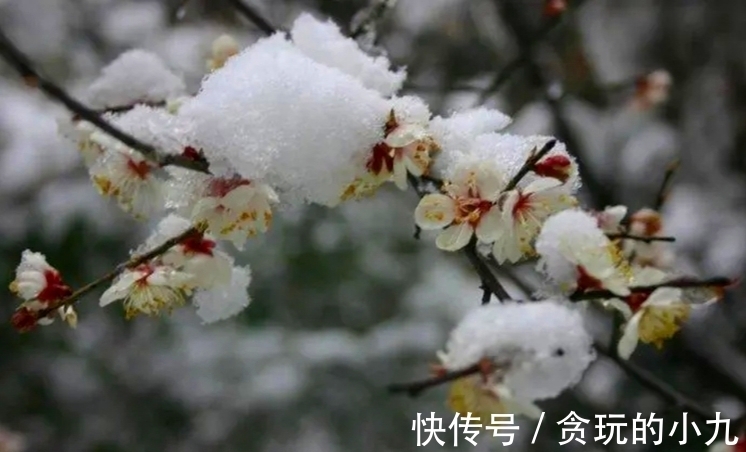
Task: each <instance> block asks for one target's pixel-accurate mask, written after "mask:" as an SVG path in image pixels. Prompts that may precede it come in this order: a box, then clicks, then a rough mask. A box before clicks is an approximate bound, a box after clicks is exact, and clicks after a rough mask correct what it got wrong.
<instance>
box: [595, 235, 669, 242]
mask: <svg viewBox="0 0 746 452" xmlns="http://www.w3.org/2000/svg"><path fill="white" fill-rule="evenodd" d="M606 237H608V238H609V239H611V240H617V239H624V240H637V241H639V242H647V243H650V242H675V241H676V237H664V236H659V237H646V236H644V235H634V234H626V233H614V234H606Z"/></svg>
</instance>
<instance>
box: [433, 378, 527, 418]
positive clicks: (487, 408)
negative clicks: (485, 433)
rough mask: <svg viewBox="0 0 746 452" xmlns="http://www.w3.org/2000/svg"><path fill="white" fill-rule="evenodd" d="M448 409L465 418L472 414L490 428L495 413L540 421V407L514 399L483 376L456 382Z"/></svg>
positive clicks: (505, 389)
mask: <svg viewBox="0 0 746 452" xmlns="http://www.w3.org/2000/svg"><path fill="white" fill-rule="evenodd" d="M448 407H449V408H450V409H452V410H453V411H454V412H456V413H459V414H462V415H466V414H467V413H472V414H473V415H475V416H476V417H477V418H478V419H477V421H476V422H479V423H481V424H483V425H485V426H486V425H489V423H490V420H491V419H492V417H491V416H492V414H511V413H512V414H518V415H523V416H526V417H527V418H529V419H539V417H540V416H541V408H539V407H538V406H536V404H534V403H533V402H531V401H526V400H518V399H515V398H514V397H513V395H512V393H511V391H510V389H509V388H507V387H506V386H504V385H501V384H499V383H498V384H495V383H492V382H490V381H485V379H484V378H483V377H482V376H481V375H472V376H469V377H464V378H460V379H458V380H456V381H455V382H453V383H452V384H451V386H450V388H449V391H448Z"/></svg>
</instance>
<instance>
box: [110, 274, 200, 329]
mask: <svg viewBox="0 0 746 452" xmlns="http://www.w3.org/2000/svg"><path fill="white" fill-rule="evenodd" d="M193 284H194V276H193V275H191V274H189V273H184V272H181V271H178V270H175V269H174V268H173V267H171V266H168V265H160V264H153V263H151V264H142V265H140V266H138V267H136V268H132V269H127V270H125V271H124V272H122V273H121V274H120V275H119V276H118V277H117V279H116V281H115V282H114V283H113V284H112V285H111V287H109V288H108V289H107V290H106V291H105V292H104V293H103V295H101V300H100V303H99V304H100V305H101V307H104V306H108V305H109V304H111V303H113V302H115V301H118V300H123V305H124V312H125V317H126V318H127V319H130V318H132V317H134V316H136V315H138V314H145V315H149V316H155V315H158V314H160V313H161V311H166V312H171V311H172V310H173V309H174V308H177V307H179V306H182V305H183V304H184V302H185V300H186V297H187V296H188V295H189V294H190V293H191V291H192V288H193Z"/></svg>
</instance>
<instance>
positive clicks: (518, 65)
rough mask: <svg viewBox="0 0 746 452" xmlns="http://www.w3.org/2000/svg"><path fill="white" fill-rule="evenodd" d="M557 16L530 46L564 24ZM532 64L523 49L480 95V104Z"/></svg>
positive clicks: (536, 36) (550, 20)
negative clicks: (520, 70) (519, 71)
mask: <svg viewBox="0 0 746 452" xmlns="http://www.w3.org/2000/svg"><path fill="white" fill-rule="evenodd" d="M563 16H564V14H563V15H560V16H555V17H552V18H550V19H549V20H547V22H546V23H545V24H544V26H542V28H541V29H540V30H539V31H538V32H537V33H536V34H535V35H534V37H533V38H532V39H531V40H530V41H529V43H528V46H529V47H533V46H535V45H536V44H538V43H539V42H541V41H543V40H544V39H545V38H546V37H547V36H548V35H549V33H551V32H552V30H554V29H555V28H556V27H557V25H559V24H560V23H561V22H562V17H563ZM529 62H530V54H528V53H527V52H525V49H521V54H520V55H519V56H517V57H516V58H515V59H513V60H511V61H510V62H509V63H508V64H506V65H505V67H503V68H502V69H501V70H500V71H499V72H498V73H497V74H496V75H495V77H494V78H493V79H492V81H491V82H490V84H489V85H488V86H487V88H486V89H484V90H483V91H482V92H481V93H480V95H479V101H478V103H480V104H482V103H484V101H486V100H487V98H489V97H490V96H491V95H492V94H493V93H495V92H497V91H499V90H500V88H501V87H502V86H503V84H505V83H506V82H507V81H508V80H510V78H511V77H512V76H513V75H514V74H515V73H516V72H518V70H519V69H522V68H524V67H525V66H526V65H527V64H528V63H529Z"/></svg>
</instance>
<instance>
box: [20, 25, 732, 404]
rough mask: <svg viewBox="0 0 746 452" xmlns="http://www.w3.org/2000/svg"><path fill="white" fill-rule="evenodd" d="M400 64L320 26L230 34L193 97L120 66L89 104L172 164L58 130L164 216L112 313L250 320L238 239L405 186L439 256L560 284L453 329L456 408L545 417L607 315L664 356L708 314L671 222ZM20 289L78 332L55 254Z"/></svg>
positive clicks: (141, 54)
mask: <svg viewBox="0 0 746 452" xmlns="http://www.w3.org/2000/svg"><path fill="white" fill-rule="evenodd" d="M391 66H392V65H391V63H390V62H389V60H388V59H387V58H386V57H385V56H376V57H372V56H370V55H368V54H366V53H365V52H364V51H363V50H361V49H360V47H359V46H358V44H357V43H356V42H355V41H354V40H353V39H350V38H347V37H345V36H344V35H343V34H342V32H341V31H340V29H339V27H338V26H337V25H335V24H333V23H331V22H323V21H319V20H317V19H315V18H313V17H311V16H310V15H307V14H303V15H301V16H300V17H299V18H298V19H297V20H296V21H295V22H294V23H293V26H292V27H291V29H290V31H289V32H288V33H284V32H278V33H275V34H274V35H272V36H270V37H267V38H264V39H261V40H259V41H258V42H256V43H255V44H253V45H252V46H250V47H248V48H246V49H243V50H242V49H240V48H239V47H238V45H237V44H236V42H235V41H233V40H232V39H231V38H229V37H220V38H218V39H217V40H216V41H215V44H214V46H213V52H212V55H211V56H210V58H209V60H208V61H207V68H208V70H209V73H208V74H207V75H206V76H205V78H204V79H203V81H202V84H201V86H200V89H199V91H198V92H197V93H196V94H193V95H191V94H188V93H187V92H186V90H185V84H184V82H183V80H181V78H180V77H178V76H177V75H176V74H174V73H173V72H172V71H171V70H170V69H169V68H168V67H167V66H166V65H165V63H163V62H162V61H161V60H160V59H159V58H158V57H157V56H155V55H153V54H151V53H149V52H146V51H143V50H131V51H128V52H125V53H124V54H122V55H121V56H120V57H119V58H118V59H116V60H115V61H114V62H112V63H111V64H110V65H109V66H107V67H106V68H105V69H104V70H103V71H102V74H101V76H100V77H99V78H98V79H97V80H96V81H94V82H93V83H92V84H91V86H90V87H89V90H88V99H87V101H88V103H89V105H91V106H92V107H94V108H97V109H99V110H100V112H101V115H102V117H103V118H104V119H105V120H106V121H107V122H109V123H110V124H112V125H114V126H115V127H117V128H118V129H120V130H122V131H123V132H125V133H126V134H128V135H130V136H132V137H134V138H135V139H137V140H140V141H142V142H144V143H148V144H150V145H152V146H153V147H154V148H155V149H156V150H157V153H155V154H153V153H152V152H143V150H142V149H136V148H133V147H131V146H129V145H127V144H125V143H122V142H120V141H118V140H116V139H114V138H112V137H111V136H109V135H107V134H106V133H105V132H103V131H101V130H99V129H97V128H96V127H95V126H94V125H93V124H91V123H89V122H86V121H84V120H82V119H80V118H77V117H71V118H66V119H64V120H61V121H60V130H61V133H62V134H63V135H65V136H66V137H67V138H69V139H71V140H72V141H74V142H75V144H76V146H77V148H78V149H79V150H80V153H81V156H82V159H83V161H84V162H85V164H86V166H87V168H88V171H89V174H90V178H91V181H92V182H93V185H94V186H95V188H96V189H97V190H98V192H99V193H100V194H101V195H103V196H106V197H110V198H112V199H113V200H115V201H116V202H117V204H118V205H119V206H120V207H121V208H122V209H123V210H124V211H125V212H128V213H130V214H132V216H133V217H135V218H137V219H145V218H152V217H154V216H160V217H162V219H161V220H160V222H159V223H158V226H157V228H156V230H155V232H154V233H153V234H152V236H151V237H149V238H148V239H147V240H146V241H145V243H144V244H143V245H141V246H140V247H138V248H137V249H135V250H134V251H133V252H132V256H131V258H130V260H129V261H127V262H126V263H125V264H124V265H123V266H122V267H121V269H119V270H118V271H117V272H116V273H115V274H113V275H112V276H111V277H110V278H108V279H106V280H105V282H110V283H111V285H110V287H108V288H107V289H106V290H105V291H104V293H103V294H102V295H101V297H100V305H101V306H106V305H109V304H112V303H117V302H119V303H121V305H122V307H123V309H124V312H125V316H126V317H127V318H130V317H133V316H136V315H138V314H144V315H159V314H160V313H163V312H170V311H171V310H173V309H175V308H177V307H180V306H182V305H184V304H186V302H187V300H189V299H191V300H192V301H193V303H194V305H195V306H196V308H197V314H198V315H199V316H200V317H201V318H202V319H203V320H204V321H205V322H213V321H217V320H222V319H226V318H228V317H231V316H233V315H236V314H237V313H239V312H240V311H242V310H243V309H244V308H245V307H246V306H248V305H249V302H250V298H249V295H248V292H247V290H248V285H249V283H250V280H251V271H250V269H249V267H241V266H237V265H236V264H235V261H234V258H233V257H232V256H231V255H230V254H229V253H228V252H227V251H226V248H225V247H224V245H223V243H222V242H230V243H231V244H232V245H233V247H234V248H237V249H239V250H241V249H243V247H244V244H245V242H246V241H247V240H248V239H250V238H253V237H255V236H257V235H259V234H261V233H265V232H267V231H268V230H269V228H270V227H271V225H272V220H273V215H274V214H275V212H276V210H277V208H278V207H281V206H283V205H297V204H301V203H310V204H318V205H322V206H326V207H335V206H338V205H339V204H341V203H343V202H346V201H350V200H358V199H362V198H365V197H368V196H373V195H374V194H375V193H376V191H377V190H378V189H379V188H380V187H382V186H384V185H386V184H389V183H391V184H392V185H393V186H395V187H398V188H399V189H401V190H405V189H407V188H408V187H409V186H414V187H415V188H416V190H417V192H418V194H419V195H420V201H419V204H418V205H417V206H416V208H415V209H414V212H413V218H414V222H415V223H416V225H417V226H418V227H419V228H421V229H422V230H426V231H436V233H437V237H436V238H435V241H434V242H435V245H436V246H437V247H438V248H439V249H442V250H445V251H451V252H455V251H458V250H463V249H466V250H467V251H468V252H474V253H478V256H477V258H478V259H484V260H485V261H486V260H494V263H495V264H496V265H505V264H515V263H519V262H532V261H535V262H536V268H537V271H538V272H540V273H541V274H542V275H543V276H544V277H545V281H546V284H545V287H543V288H541V290H540V291H539V292H538V293H537V294H535V295H536V297H535V298H538V299H540V300H539V301H536V300H533V301H523V302H518V301H505V300H504V302H503V303H499V304H493V305H486V306H483V307H480V308H478V309H475V310H474V311H473V312H471V313H469V314H468V315H467V316H466V317H465V318H464V319H463V321H462V322H461V323H460V324H459V325H458V326H456V328H455V329H454V330H453V332H452V334H451V337H450V339H449V341H448V343H447V344H446V347H445V350H444V351H443V352H441V353H440V354H439V355H438V358H439V360H440V364H439V365H438V366H437V372H438V373H441V374H447V373H449V372H456V371H460V370H463V369H466V368H469V367H471V366H478V370H479V371H478V372H476V373H474V374H472V375H469V376H465V377H463V378H460V379H458V380H456V381H455V382H454V383H453V385H452V387H451V394H450V398H449V401H450V405H451V406H452V407H453V408H454V410H456V411H458V412H463V413H466V412H473V413H477V414H479V415H480V416H487V415H489V414H490V413H496V412H500V413H504V412H510V413H517V414H524V415H527V416H535V415H536V413H537V412H539V410H538V408H537V407H536V405H535V404H534V402H535V401H537V400H543V399H547V398H552V397H555V396H557V395H558V394H559V393H560V392H561V391H563V390H564V389H566V388H567V387H569V386H572V385H574V384H575V383H576V382H577V381H579V379H580V378H581V376H582V374H583V371H584V370H585V369H586V368H587V367H588V366H589V364H590V363H591V362H592V361H593V359H594V358H595V353H594V351H593V346H592V344H593V339H592V338H591V336H590V335H589V333H588V332H587V331H586V328H585V326H584V312H585V311H586V310H587V309H588V306H590V305H596V306H598V307H601V308H603V309H608V310H610V311H612V312H614V313H618V315H619V316H620V317H621V318H622V319H623V322H622V325H621V327H622V328H623V331H622V334H621V340H620V341H619V343H618V344H617V348H618V354H619V355H620V356H621V357H623V358H628V357H629V356H631V354H632V353H633V351H634V350H635V348H636V346H637V345H638V343H639V342H643V343H647V344H653V345H655V346H657V347H661V346H662V344H663V343H664V341H665V340H667V339H669V338H670V337H671V336H672V335H673V334H675V332H676V331H677V330H678V329H679V328H680V326H681V324H682V322H683V321H685V320H686V319H687V317H688V316H689V314H690V312H691V311H692V310H693V309H695V308H696V307H698V306H702V305H704V304H706V303H708V302H711V301H714V300H715V299H717V298H718V296H719V292H718V291H717V290H714V289H709V288H700V290H698V291H695V290H691V289H685V288H679V287H676V284H675V283H676V282H677V281H680V280H681V278H682V277H683V276H682V275H678V274H676V273H675V272H674V271H673V270H672V269H671V267H672V254H671V250H670V248H669V246H668V245H667V244H666V243H664V242H662V241H658V240H656V239H658V238H660V237H661V235H662V231H663V221H662V218H661V215H660V213H659V212H657V211H655V210H653V209H642V210H640V211H637V212H635V213H633V214H631V215H630V214H628V212H627V209H626V207H624V206H610V207H608V208H606V209H605V210H604V211H602V212H592V211H588V210H583V209H581V208H580V207H579V201H578V199H577V198H576V194H577V192H578V190H579V188H580V186H581V180H580V176H579V174H580V173H579V168H578V163H577V162H576V160H575V159H574V157H573V156H572V155H571V153H570V150H568V149H566V147H565V145H564V144H563V143H561V142H559V141H558V140H556V139H555V138H553V137H549V136H538V135H537V136H519V135H514V134H511V133H508V132H507V131H506V130H505V129H506V128H507V127H508V126H509V125H510V123H511V119H510V118H509V117H508V116H506V115H505V114H503V113H501V112H500V111H497V110H494V109H489V108H484V107H479V108H474V109H469V110H463V111H458V112H455V113H453V114H451V115H449V116H433V114H432V113H431V112H430V110H429V108H428V106H427V104H426V103H425V102H424V101H423V100H421V99H419V98H417V97H415V96H400V95H398V94H397V93H398V92H399V90H400V89H401V88H402V84H403V82H404V80H405V78H406V71H405V70H404V69H395V68H392V67H391ZM176 160H178V161H179V162H182V164H179V165H175V164H172V163H173V162H175V161H176ZM184 162H187V163H194V165H190V164H184ZM11 289H12V290H13V291H14V292H15V293H16V294H17V295H18V296H19V297H21V298H22V299H23V302H22V303H21V305H20V306H19V308H18V310H17V312H16V315H15V316H14V320H13V322H14V325H15V326H16V327H17V328H18V329H20V330H28V329H31V328H32V327H33V326H35V325H36V324H43V323H48V322H49V321H50V320H51V319H52V318H53V317H54V316H55V315H58V316H60V317H61V318H63V319H64V320H65V321H67V322H68V323H69V324H71V325H73V326H74V325H75V323H76V321H77V315H76V314H75V311H74V310H73V307H72V304H73V303H74V302H75V301H76V300H77V299H78V298H79V297H80V296H81V295H82V294H83V293H82V292H74V291H73V290H72V289H71V288H70V287H69V286H68V285H66V284H65V283H64V282H63V279H62V276H61V275H60V272H59V271H57V270H56V269H54V268H53V267H52V266H50V265H49V264H48V263H47V262H46V259H45V257H44V256H43V255H41V254H39V253H34V252H31V251H25V252H24V254H23V256H22V261H21V264H20V265H19V267H18V270H17V274H16V280H15V281H14V282H13V284H12V285H11ZM83 290H84V289H83V288H82V289H81V291H83Z"/></svg>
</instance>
